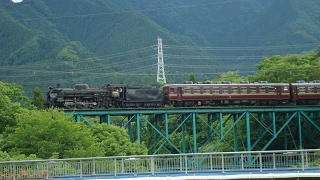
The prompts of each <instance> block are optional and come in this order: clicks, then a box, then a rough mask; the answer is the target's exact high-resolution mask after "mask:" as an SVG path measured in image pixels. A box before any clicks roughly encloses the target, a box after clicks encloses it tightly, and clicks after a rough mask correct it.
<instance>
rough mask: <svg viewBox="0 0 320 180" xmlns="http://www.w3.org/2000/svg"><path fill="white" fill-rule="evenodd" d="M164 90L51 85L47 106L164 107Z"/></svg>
mask: <svg viewBox="0 0 320 180" xmlns="http://www.w3.org/2000/svg"><path fill="white" fill-rule="evenodd" d="M162 99H163V98H162V90H159V89H151V88H130V87H128V86H127V85H126V84H108V85H106V86H103V87H101V88H89V86H88V85H87V84H76V85H75V86H74V87H73V88H62V87H60V85H59V84H57V86H56V87H49V92H48V93H47V106H48V107H59V108H66V109H75V108H77V109H98V108H140V107H141V108H158V107H162V105H163V104H162V102H163V100H162Z"/></svg>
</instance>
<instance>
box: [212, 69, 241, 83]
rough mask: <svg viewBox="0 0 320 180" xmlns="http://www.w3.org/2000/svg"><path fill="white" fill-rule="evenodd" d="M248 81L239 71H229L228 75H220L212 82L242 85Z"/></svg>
mask: <svg viewBox="0 0 320 180" xmlns="http://www.w3.org/2000/svg"><path fill="white" fill-rule="evenodd" d="M245 80H246V79H245V78H244V77H242V76H240V74H238V72H237V71H228V72H227V73H221V74H218V76H217V77H216V78H215V79H214V80H213V81H212V82H213V83H217V82H222V81H231V82H232V83H240V82H241V81H245Z"/></svg>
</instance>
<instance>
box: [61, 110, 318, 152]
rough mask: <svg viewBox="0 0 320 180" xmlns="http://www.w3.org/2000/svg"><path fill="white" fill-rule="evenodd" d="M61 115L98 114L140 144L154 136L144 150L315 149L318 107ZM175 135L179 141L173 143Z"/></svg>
mask: <svg viewBox="0 0 320 180" xmlns="http://www.w3.org/2000/svg"><path fill="white" fill-rule="evenodd" d="M65 113H66V114H72V115H73V116H74V118H75V120H76V121H77V122H79V121H86V122H87V123H89V124H90V121H88V117H99V121H100V123H108V124H111V125H119V126H121V127H123V128H126V129H127V130H128V133H129V136H130V139H131V141H137V142H139V143H141V142H142V141H144V139H143V137H146V136H149V137H150V139H154V141H153V142H151V143H147V145H148V148H149V152H150V154H184V153H203V152H215V151H219V149H218V146H219V145H221V144H223V145H225V146H228V148H230V149H231V150H233V151H234V152H238V151H265V150H270V149H275V147H276V149H277V150H290V149H291V150H293V149H306V148H319V147H320V139H319V138H318V137H320V136H319V134H320V127H319V124H320V107H318V106H312V107H219V108H216V107H215V108H189V109H185V108H184V109H177V108H169V109H108V110H90V111H86V110H75V111H65ZM119 118H120V119H121V120H120V121H119ZM115 119H117V121H115ZM177 137H179V138H177ZM279 138H280V139H279ZM177 139H180V141H179V142H176V140H177ZM275 141H276V142H278V144H275ZM279 142H281V144H279ZM310 145H311V146H312V147H309V146H310Z"/></svg>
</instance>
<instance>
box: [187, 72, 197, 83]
mask: <svg viewBox="0 0 320 180" xmlns="http://www.w3.org/2000/svg"><path fill="white" fill-rule="evenodd" d="M188 81H192V82H193V83H196V82H197V81H196V76H195V75H194V74H193V73H191V74H190V75H189V80H188Z"/></svg>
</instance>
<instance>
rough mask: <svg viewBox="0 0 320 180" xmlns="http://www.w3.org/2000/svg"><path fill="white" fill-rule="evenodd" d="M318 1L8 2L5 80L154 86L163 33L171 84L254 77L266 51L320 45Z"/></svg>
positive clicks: (0, 32)
mask: <svg viewBox="0 0 320 180" xmlns="http://www.w3.org/2000/svg"><path fill="white" fill-rule="evenodd" d="M319 8H320V2H318V0H308V1H299V0H278V1H276V0H270V1H265V0H230V1H225V0H214V1H212V0H176V1H169V0H164V1H147V0H135V1H115V0H108V1H105V0H54V1H53V0H43V1H39V0H24V1H23V2H21V3H12V2H11V1H10V0H2V1H0V23H1V26H0V36H1V41H0V65H1V71H0V73H1V78H0V81H6V82H16V83H19V84H22V85H23V86H24V87H25V88H27V89H28V88H29V89H33V88H34V87H36V86H37V87H40V88H41V89H42V90H44V89H45V88H46V87H48V86H50V85H51V86H52V85H55V84H56V83H61V84H62V85H63V86H71V85H73V84H75V83H87V84H89V85H90V86H98V87H100V86H101V85H102V84H105V83H112V82H124V83H128V84H129V85H132V86H144V85H150V84H154V83H155V80H156V70H157V67H156V64H157V57H156V54H157V53H158V51H157V43H158V42H157V38H158V37H161V38H162V40H163V45H164V46H163V50H164V60H165V72H166V77H167V81H168V82H169V83H173V82H181V81H183V80H186V79H187V78H188V75H189V74H190V73H195V74H196V76H197V77H198V78H199V79H204V78H209V79H212V78H214V77H215V76H216V75H217V73H219V72H226V71H228V70H233V71H238V72H239V73H240V74H250V73H254V71H255V70H256V68H255V64H256V63H257V62H259V61H261V59H262V57H263V56H272V55H276V54H280V55H285V54H289V53H294V54H299V53H301V52H303V51H311V50H313V49H315V48H317V47H318V46H319V41H320V35H319V32H320V27H319V20H320V14H319V13H318V9H319Z"/></svg>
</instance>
